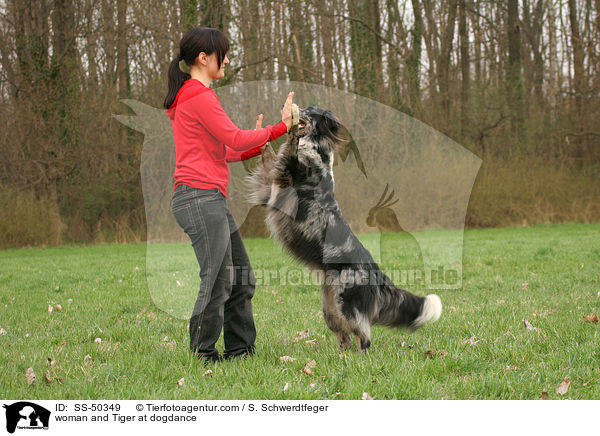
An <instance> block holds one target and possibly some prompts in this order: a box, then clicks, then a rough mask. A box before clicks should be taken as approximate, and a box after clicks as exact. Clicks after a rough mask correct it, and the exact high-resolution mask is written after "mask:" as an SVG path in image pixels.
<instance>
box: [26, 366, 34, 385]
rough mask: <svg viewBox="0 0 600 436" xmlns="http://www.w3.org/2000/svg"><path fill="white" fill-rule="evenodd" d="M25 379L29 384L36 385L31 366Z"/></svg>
mask: <svg viewBox="0 0 600 436" xmlns="http://www.w3.org/2000/svg"><path fill="white" fill-rule="evenodd" d="M25 378H26V379H27V383H29V384H30V385H34V384H35V372H34V371H33V368H32V367H31V366H30V367H29V368H27V371H25Z"/></svg>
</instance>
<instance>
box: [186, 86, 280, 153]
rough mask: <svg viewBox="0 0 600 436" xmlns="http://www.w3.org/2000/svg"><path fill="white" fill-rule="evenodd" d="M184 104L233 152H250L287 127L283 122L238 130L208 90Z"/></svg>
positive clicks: (211, 91)
mask: <svg viewBox="0 0 600 436" xmlns="http://www.w3.org/2000/svg"><path fill="white" fill-rule="evenodd" d="M184 104H185V105H186V106H187V109H188V110H189V111H190V112H191V115H192V116H193V117H194V118H195V119H197V120H198V121H199V122H200V124H202V126H203V127H204V128H205V129H206V130H208V132H209V133H210V134H211V135H213V136H214V137H215V138H216V139H217V140H218V141H219V142H222V143H223V144H225V145H226V146H228V147H229V148H231V149H232V150H234V151H247V150H251V149H253V148H255V147H257V146H262V145H264V144H265V143H266V142H267V141H274V140H275V139H277V138H278V137H280V136H281V135H283V134H284V133H286V132H287V125H286V124H285V123H284V122H283V121H280V122H279V123H277V124H275V125H268V126H265V127H263V128H262V129H257V130H242V129H240V128H239V127H238V126H236V125H235V124H234V123H233V121H231V119H230V118H229V116H228V115H227V113H226V112H225V111H224V110H223V108H222V107H221V102H220V101H219V98H218V97H217V94H216V93H215V91H214V90H212V89H210V88H209V89H206V90H200V92H198V94H197V95H195V96H194V97H193V98H191V99H189V100H188V101H186V102H185V103H184Z"/></svg>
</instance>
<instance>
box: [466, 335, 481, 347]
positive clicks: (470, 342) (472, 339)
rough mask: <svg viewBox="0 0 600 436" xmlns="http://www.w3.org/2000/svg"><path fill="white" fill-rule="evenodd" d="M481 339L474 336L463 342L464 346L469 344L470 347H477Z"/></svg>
mask: <svg viewBox="0 0 600 436" xmlns="http://www.w3.org/2000/svg"><path fill="white" fill-rule="evenodd" d="M480 340H481V339H477V336H475V335H473V336H471V337H470V338H467V339H465V340H464V341H463V344H469V345H475V344H477V343H478V342H479V341H480Z"/></svg>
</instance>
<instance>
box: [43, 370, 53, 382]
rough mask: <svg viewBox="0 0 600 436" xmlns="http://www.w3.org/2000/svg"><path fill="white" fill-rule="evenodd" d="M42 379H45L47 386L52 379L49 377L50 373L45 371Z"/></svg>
mask: <svg viewBox="0 0 600 436" xmlns="http://www.w3.org/2000/svg"><path fill="white" fill-rule="evenodd" d="M44 377H45V378H46V383H48V384H50V383H52V377H50V371H46V374H45V376H44Z"/></svg>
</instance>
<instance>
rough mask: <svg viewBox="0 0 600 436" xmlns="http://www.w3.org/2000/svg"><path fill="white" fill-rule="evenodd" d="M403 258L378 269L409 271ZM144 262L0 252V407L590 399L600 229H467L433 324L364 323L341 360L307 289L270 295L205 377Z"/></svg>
mask: <svg viewBox="0 0 600 436" xmlns="http://www.w3.org/2000/svg"><path fill="white" fill-rule="evenodd" d="M387 236H389V237H393V236H390V235H387ZM362 238H368V236H364V235H363V236H361V239H362ZM403 243H404V241H402V240H399V241H398V244H403ZM246 247H247V249H248V252H249V255H250V258H251V262H252V265H253V267H254V268H255V269H258V268H265V267H282V266H286V265H287V266H289V267H294V265H295V263H294V262H293V261H292V260H290V259H289V257H286V256H282V255H281V250H280V249H279V248H278V247H277V246H276V245H275V244H274V243H273V242H272V241H271V240H269V239H246ZM411 250H412V249H408V252H407V253H406V254H405V255H404V256H397V258H393V259H391V260H390V261H393V262H397V263H404V262H406V263H410V261H411V259H412V260H414V259H415V258H416V257H415V256H416V255H415V253H414V251H411ZM145 254H146V246H145V244H130V245H97V246H85V247H76V246H73V247H48V248H44V249H39V248H34V249H19V250H6V251H0V329H3V330H0V332H1V334H0V349H1V350H2V352H1V353H0V368H1V372H0V386H1V392H2V396H3V397H4V398H6V399H360V398H362V397H363V392H366V393H368V395H370V396H371V397H373V398H374V399H538V398H540V395H541V393H542V391H544V390H546V391H547V393H548V396H549V398H550V399H565V398H569V399H599V398H600V363H599V362H600V323H598V322H592V321H588V320H586V319H585V318H584V316H586V315H590V314H596V315H600V294H599V293H600V284H599V278H600V263H599V260H600V224H568V225H539V226H534V227H525V228H505V229H485V230H469V231H466V232H465V240H464V256H463V266H464V269H463V288H462V289H460V290H441V291H436V293H437V294H438V295H440V297H441V298H442V302H443V304H444V312H443V314H442V317H441V318H440V320H439V321H438V322H437V323H433V324H430V325H426V326H425V327H423V328H422V329H420V330H418V331H417V332H415V333H412V334H411V333H409V332H408V331H402V330H400V331H398V330H391V329H386V328H382V327H374V328H373V333H372V340H373V344H372V346H371V349H370V351H369V353H368V354H366V355H359V354H357V353H356V351H352V352H349V353H347V354H346V356H345V357H340V355H339V352H338V349H337V342H336V340H335V337H334V335H333V334H332V333H331V332H330V331H329V330H328V329H327V327H326V325H325V322H324V320H323V318H322V316H321V310H320V308H321V302H320V289H319V287H318V286H310V285H309V286H291V285H288V286H272V285H270V286H257V289H256V293H255V297H254V299H253V302H254V303H253V304H254V312H255V321H256V325H257V331H258V337H257V342H256V347H257V353H256V355H255V356H253V357H252V358H249V359H243V360H236V361H227V362H222V363H211V364H207V366H205V365H204V364H203V363H201V362H199V361H197V360H196V359H194V358H193V356H192V355H191V353H190V352H189V349H188V331H187V327H186V324H187V321H186V320H181V319H177V318H173V317H171V316H169V315H167V314H166V313H165V312H163V311H161V310H160V309H158V308H157V307H156V306H155V305H154V303H153V300H152V299H151V298H150V294H149V291H148V287H147V283H146V278H145ZM274 290H275V291H276V292H275V293H274V292H273V291H274ZM411 290H412V291H414V292H415V293H417V294H419V295H423V294H424V293H426V292H425V291H423V290H419V289H411ZM69 300H71V301H69ZM56 304H60V305H61V306H62V309H61V310H58V309H56V308H55V309H54V310H53V311H52V313H49V311H48V306H49V305H52V306H55V305H56ZM190 311H191V308H190ZM523 320H527V321H528V323H529V328H528V327H527V326H526V323H525V322H524V321H523ZM306 329H308V336H307V337H304V338H301V339H300V340H298V341H295V340H294V338H295V337H297V334H298V332H300V331H304V330H306ZM96 338H101V343H96V342H95V339H96ZM165 339H166V340H165ZM311 339H315V340H316V341H313V342H314V343H312V344H311V343H306V341H307V340H311ZM173 341H174V342H173ZM217 348H219V349H220V350H222V349H223V342H222V337H221V339H220V340H219V342H218V343H217ZM284 355H286V356H291V357H293V358H296V359H297V360H294V361H290V362H287V363H282V362H281V361H280V359H279V358H280V356H284ZM86 356H88V357H87V358H86ZM50 360H51V361H53V364H50ZM311 360H314V361H315V362H316V366H314V368H312V370H311V371H312V374H307V373H305V372H303V371H302V369H303V368H304V367H305V364H306V363H307V362H309V361H311ZM29 367H32V368H33V370H34V372H35V374H36V376H37V382H36V384H34V385H31V384H29V383H28V382H27V379H26V371H27V369H28V368H29ZM207 369H210V370H211V371H212V373H208V374H206V370H207ZM565 377H568V378H569V380H570V385H569V386H568V390H567V392H566V393H564V394H560V393H557V391H556V390H557V387H558V386H559V385H561V383H562V382H563V380H564V379H565ZM182 378H183V379H184V381H183V384H182V385H181V386H180V385H178V384H177V382H178V380H180V379H182ZM286 385H287V388H285V386H286ZM563 386H565V385H564V384H563Z"/></svg>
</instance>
